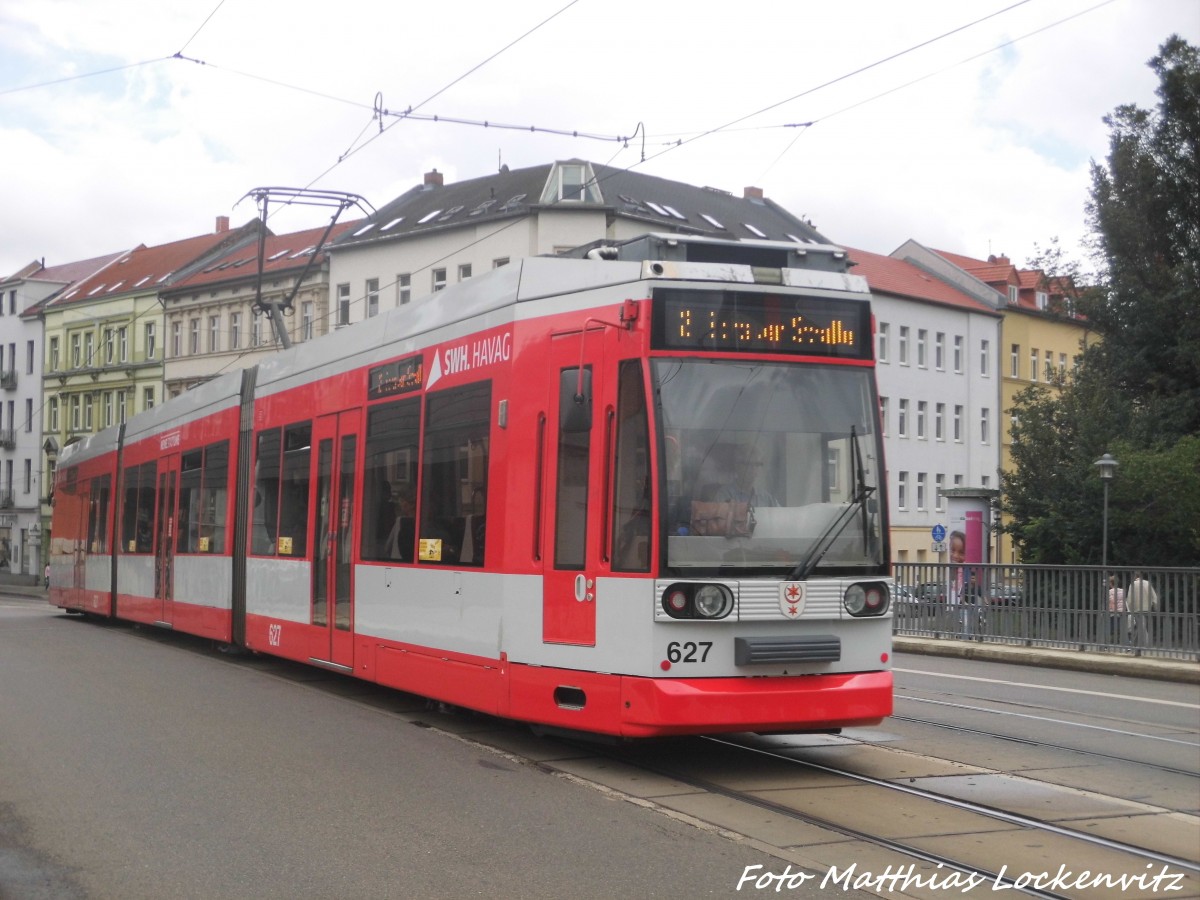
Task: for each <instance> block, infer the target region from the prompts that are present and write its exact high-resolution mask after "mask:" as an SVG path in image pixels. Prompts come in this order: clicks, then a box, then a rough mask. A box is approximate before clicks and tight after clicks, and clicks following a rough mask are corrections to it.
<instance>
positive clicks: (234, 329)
mask: <svg viewBox="0 0 1200 900" xmlns="http://www.w3.org/2000/svg"><path fill="white" fill-rule="evenodd" d="M241 346H242V314H241V313H240V312H231V313H230V314H229V349H230V350H237V349H238V348H239V347H241Z"/></svg>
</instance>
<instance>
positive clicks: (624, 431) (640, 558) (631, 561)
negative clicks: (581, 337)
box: [612, 360, 650, 572]
mask: <svg viewBox="0 0 1200 900" xmlns="http://www.w3.org/2000/svg"><path fill="white" fill-rule="evenodd" d="M649 434H650V429H649V424H648V421H647V418H646V389H645V385H644V383H643V381H642V366H641V363H640V362H639V361H638V360H626V361H625V362H623V363H621V368H620V371H619V373H618V376H617V441H616V453H615V458H614V460H613V468H614V473H613V476H614V477H613V497H612V503H613V515H612V527H613V534H612V546H613V561H612V567H613V571H616V572H648V571H649V570H650V437H649Z"/></svg>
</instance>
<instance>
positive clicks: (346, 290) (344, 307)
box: [254, 284, 350, 347]
mask: <svg viewBox="0 0 1200 900" xmlns="http://www.w3.org/2000/svg"><path fill="white" fill-rule="evenodd" d="M337 302H338V317H337V323H338V324H339V325H349V324H350V285H348V284H339V285H338V286H337ZM254 346H256V347H257V346H258V341H254Z"/></svg>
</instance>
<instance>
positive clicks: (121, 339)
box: [117, 325, 129, 362]
mask: <svg viewBox="0 0 1200 900" xmlns="http://www.w3.org/2000/svg"><path fill="white" fill-rule="evenodd" d="M117 359H119V360H120V361H121V362H129V331H128V329H127V328H126V327H125V326H124V325H122V326H121V327H120V328H118V329H117Z"/></svg>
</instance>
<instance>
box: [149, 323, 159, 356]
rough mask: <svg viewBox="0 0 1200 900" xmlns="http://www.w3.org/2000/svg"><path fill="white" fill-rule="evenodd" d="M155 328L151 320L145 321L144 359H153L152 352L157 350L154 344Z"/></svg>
mask: <svg viewBox="0 0 1200 900" xmlns="http://www.w3.org/2000/svg"><path fill="white" fill-rule="evenodd" d="M156 338H157V334H156V329H155V324H154V323H153V322H147V323H146V359H154V354H155V353H157V352H158V347H157V346H156Z"/></svg>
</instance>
